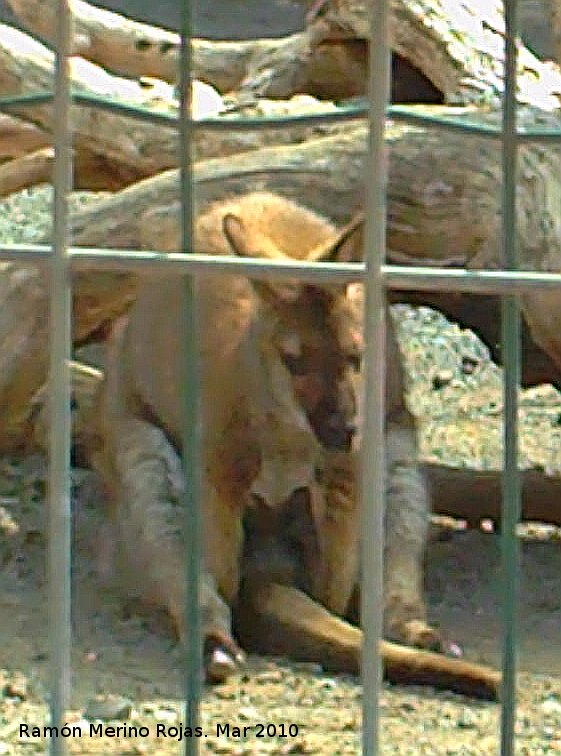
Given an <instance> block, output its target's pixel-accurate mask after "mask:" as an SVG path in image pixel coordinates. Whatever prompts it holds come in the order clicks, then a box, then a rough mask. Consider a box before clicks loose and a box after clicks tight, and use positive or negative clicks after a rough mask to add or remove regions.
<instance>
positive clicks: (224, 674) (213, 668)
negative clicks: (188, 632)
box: [203, 633, 245, 683]
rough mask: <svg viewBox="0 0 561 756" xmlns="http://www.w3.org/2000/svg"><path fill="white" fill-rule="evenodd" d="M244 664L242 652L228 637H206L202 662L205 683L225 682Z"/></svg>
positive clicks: (216, 635) (220, 634)
mask: <svg viewBox="0 0 561 756" xmlns="http://www.w3.org/2000/svg"><path fill="white" fill-rule="evenodd" d="M244 662H245V656H244V654H243V652H242V651H241V649H240V648H239V646H238V645H237V644H236V643H235V642H234V641H233V640H232V639H231V638H230V637H229V636H225V635H224V634H222V633H216V634H215V635H213V636H207V638H206V640H205V649H204V660H203V664H204V671H205V677H206V680H207V682H209V683H222V682H225V681H226V680H227V679H228V678H229V677H231V676H232V675H233V674H235V673H236V672H238V671H239V669H240V667H242V666H243V664H244Z"/></svg>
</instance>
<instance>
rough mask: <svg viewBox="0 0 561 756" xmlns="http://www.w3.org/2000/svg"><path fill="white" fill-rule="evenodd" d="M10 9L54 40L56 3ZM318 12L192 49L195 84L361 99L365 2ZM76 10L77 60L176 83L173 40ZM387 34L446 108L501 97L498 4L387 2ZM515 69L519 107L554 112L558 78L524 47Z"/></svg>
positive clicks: (31, 1) (113, 17)
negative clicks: (262, 36)
mask: <svg viewBox="0 0 561 756" xmlns="http://www.w3.org/2000/svg"><path fill="white" fill-rule="evenodd" d="M544 2H545V0H544ZM9 5H10V7H11V9H12V10H13V12H14V13H15V14H16V15H17V16H18V18H19V19H20V20H21V21H22V23H23V24H24V25H25V26H26V28H28V29H29V30H30V31H31V32H32V33H34V34H37V35H39V36H41V37H43V38H44V39H47V40H49V41H50V42H52V41H53V40H54V29H55V25H54V20H55V19H56V0H9ZM553 5H555V4H553ZM316 6H317V7H321V8H322V11H323V13H324V15H323V17H322V19H321V20H320V21H319V22H318V21H317V20H314V21H313V22H312V23H311V24H310V25H309V27H308V29H307V30H306V31H304V32H303V33H301V34H294V35H291V36H290V37H287V38H285V39H281V40H257V41H248V42H217V43H216V42H210V41H206V40H195V41H194V43H193V52H194V75H195V76H196V77H198V78H200V79H202V80H203V81H207V82H209V83H210V84H212V85H213V86H215V87H217V88H218V89H219V91H221V92H228V91H231V90H233V89H236V90H238V89H246V88H247V89H250V90H253V91H257V92H259V93H260V94H261V95H262V96H268V97H282V98H288V97H290V96H291V95H292V94H294V93H295V92H308V93H310V94H316V95H318V96H338V97H345V96H347V97H350V96H354V95H356V94H359V93H362V92H364V91H365V82H364V78H365V74H366V67H365V61H364V58H365V54H366V47H365V46H364V45H360V44H355V43H357V42H360V41H361V40H366V39H368V36H369V24H368V7H369V0H325V2H324V3H323V4H322V3H316ZM72 10H73V15H74V23H75V38H74V50H75V51H76V52H77V53H78V54H80V55H82V56H83V57H85V58H87V59H89V60H92V61H93V62H95V63H98V64H99V65H101V66H103V67H105V68H108V69H109V70H113V71H115V72H117V73H121V74H123V75H127V76H139V75H142V74H144V75H151V76H157V77H161V78H163V79H165V80H167V81H174V80H175V79H176V67H177V57H178V47H179V38H178V36H177V35H174V34H170V33H169V32H164V31H163V30H160V29H157V28H155V27H150V26H147V25H145V24H139V23H137V22H134V21H131V20H129V19H126V18H124V17H122V16H118V14H114V13H110V12H108V11H105V10H102V9H99V8H95V7H93V6H91V5H89V4H88V3H86V2H83V0H74V2H73V3H72ZM325 11H327V12H325ZM556 12H557V11H552V13H553V14H555V13H556ZM390 33H391V45H392V49H393V51H394V53H396V54H397V55H398V56H400V58H402V59H404V60H405V61H407V62H408V63H409V64H410V66H411V67H412V69H413V70H416V71H418V72H421V74H422V75H423V76H424V77H425V79H426V80H428V81H429V82H431V83H432V85H433V86H434V88H435V89H436V90H437V91H438V92H440V93H441V95H442V98H443V100H444V101H445V102H449V103H460V102H461V103H467V102H480V101H482V100H483V101H484V102H486V103H489V101H491V100H492V99H493V97H494V96H496V95H497V93H498V92H499V91H500V90H501V88H502V84H501V76H502V62H501V61H502V54H503V44H504V23H503V16H502V5H501V3H500V2H498V0H490V1H489V2H488V3H476V2H473V1H472V2H464V1H463V0H442V1H441V0H392V3H391V25H390ZM349 40H354V43H351V44H350V45H349V44H347V42H348V41H349ZM335 42H337V43H339V44H334V43H335ZM519 68H520V70H519V89H520V99H521V101H522V102H527V103H529V104H533V105H535V106H537V107H546V108H547V109H550V108H552V107H553V108H555V107H558V105H559V99H558V93H559V92H561V87H560V81H561V78H560V74H559V71H558V70H557V69H555V70H552V68H551V67H550V66H548V65H544V64H543V63H542V62H540V61H539V60H538V59H537V58H536V57H535V56H533V55H532V54H531V53H530V52H529V51H528V50H526V49H525V48H521V49H520V67H519ZM334 81H336V82H338V83H337V85H336V87H335V88H334ZM420 86H422V85H421V84H420ZM335 92H337V93H338V94H337V95H335V94H334V93H335Z"/></svg>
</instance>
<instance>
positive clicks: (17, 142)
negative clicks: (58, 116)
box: [0, 113, 51, 160]
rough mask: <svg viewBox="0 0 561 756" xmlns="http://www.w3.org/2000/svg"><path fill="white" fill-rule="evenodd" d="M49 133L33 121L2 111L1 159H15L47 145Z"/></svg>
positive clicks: (0, 130)
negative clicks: (29, 121) (28, 121)
mask: <svg viewBox="0 0 561 756" xmlns="http://www.w3.org/2000/svg"><path fill="white" fill-rule="evenodd" d="M50 142H51V138H50V136H49V134H47V133H46V132H45V131H43V130H42V129H38V128H37V127H36V126H34V125H33V124H32V123H27V122H26V121H22V120H21V119H19V118H13V117H12V116H9V115H6V114H5V113H0V159H1V160H14V159H15V158H18V157H22V156H23V155H26V154H28V153H29V152H34V151H35V150H39V149H41V147H47V146H48V145H49V144H50Z"/></svg>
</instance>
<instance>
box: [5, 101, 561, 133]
mask: <svg viewBox="0 0 561 756" xmlns="http://www.w3.org/2000/svg"><path fill="white" fill-rule="evenodd" d="M52 99H53V94H52V92H37V93H34V94H25V95H18V96H15V97H1V98H0V113H2V112H5V113H9V112H10V111H11V110H12V109H13V108H15V107H21V106H22V105H23V106H28V107H37V106H41V105H45V104H48V103H49V102H51V101H52ZM73 101H74V103H75V104H77V105H82V106H83V107H92V108H97V109H99V110H108V111H113V112H117V113H119V114H120V115H125V116H129V117H130V118H136V119H137V120H140V121H148V122H150V123H154V124H159V125H163V126H169V127H173V128H179V117H178V115H176V114H175V113H161V112H156V111H154V110H151V109H150V108H142V107H138V106H137V105H129V104H127V103H123V102H119V101H117V100H112V99H109V98H107V97H100V96H98V95H92V94H83V93H75V94H74V95H73ZM425 107H426V106H425ZM450 109H451V110H453V109H452V108H450ZM368 112H369V106H368V102H367V101H366V100H364V101H363V100H360V101H358V102H356V101H355V102H353V103H350V104H348V105H339V106H337V108H336V109H335V110H328V111H325V112H324V113H304V114H296V115H284V116H259V117H252V118H233V117H231V116H228V114H226V115H224V116H220V117H218V118H203V119H201V120H198V121H193V122H192V123H191V128H193V129H194V130H195V131H196V130H198V129H204V130H208V131H235V132H237V131H250V130H255V131H260V130H267V129H269V130H270V129H281V128H284V127H285V126H294V127H299V126H301V127H306V126H314V125H317V124H328V123H347V122H349V121H357V120H362V119H366V118H367V117H368ZM386 116H387V117H388V118H390V119H392V120H394V121H398V122H400V123H408V124H410V125H412V126H419V127H421V126H429V127H431V128H438V129H444V130H446V131H461V132H463V133H468V134H471V135H472V136H479V137H484V138H487V139H496V140H499V139H500V138H501V127H500V125H497V126H492V125H489V124H484V123H476V122H475V121H471V120H468V119H469V114H464V113H458V112H450V113H443V112H441V113H439V114H436V113H434V114H431V113H426V112H422V113H421V112H417V111H416V110H415V106H412V107H408V106H407V105H390V106H389V107H388V108H387V110H386ZM517 140H518V142H520V143H522V144H524V143H528V142H532V143H536V144H539V143H548V144H551V143H556V142H559V143H561V129H558V128H556V129H544V128H539V129H526V128H519V129H518V131H517Z"/></svg>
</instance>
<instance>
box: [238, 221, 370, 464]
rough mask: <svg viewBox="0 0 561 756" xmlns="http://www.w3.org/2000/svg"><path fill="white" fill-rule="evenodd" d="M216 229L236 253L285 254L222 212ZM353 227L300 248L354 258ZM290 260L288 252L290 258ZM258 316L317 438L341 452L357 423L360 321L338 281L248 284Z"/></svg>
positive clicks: (320, 255)
mask: <svg viewBox="0 0 561 756" xmlns="http://www.w3.org/2000/svg"><path fill="white" fill-rule="evenodd" d="M223 230H224V234H225V236H226V238H227V239H228V241H229V244H230V246H231V247H232V249H233V250H234V251H235V252H236V253H237V254H239V255H242V256H248V257H265V258H268V259H283V258H284V259H286V258H287V257H289V255H287V254H286V253H285V252H284V251H283V250H282V249H279V248H278V245H276V244H275V243H273V241H272V240H271V239H270V238H267V236H266V235H263V234H260V233H259V234H256V233H254V232H253V231H251V230H250V229H249V228H248V227H247V226H246V224H244V221H243V219H242V218H241V217H239V216H237V215H235V214H227V215H225V216H224V218H223ZM355 232H356V225H355V224H353V225H352V226H349V227H347V228H345V229H343V231H342V232H340V233H337V234H335V233H334V235H333V238H332V239H330V240H328V242H322V243H321V244H320V245H318V246H317V247H316V248H314V249H312V250H311V251H310V252H309V253H306V255H305V258H306V259H309V260H313V261H318V260H322V261H333V262H337V261H350V260H354V259H356V257H357V253H358V252H359V251H360V250H359V249H358V247H359V245H358V244H357V243H356V239H355V237H356V233H355ZM292 257H294V255H292ZM253 283H254V287H255V289H256V291H257V293H258V295H259V300H260V302H261V306H260V311H259V318H260V320H261V321H263V322H266V323H267V340H268V342H269V343H270V344H271V345H272V346H273V347H274V349H275V350H276V352H277V354H278V357H279V361H280V363H281V364H282V365H283V367H284V371H285V373H286V374H287V376H288V381H289V385H290V386H291V389H292V393H293V395H294V397H295V399H296V401H297V402H298V404H299V405H300V407H301V409H302V410H303V411H304V413H305V415H306V418H307V420H308V423H309V425H310V426H311V428H312V430H313V432H314V434H315V436H316V438H317V440H318V441H319V443H320V444H321V445H322V446H323V447H324V448H326V449H330V450H334V449H335V450H348V449H350V448H351V445H352V441H353V438H354V435H355V432H356V424H357V397H356V391H357V386H358V382H357V378H358V372H359V370H360V360H361V355H362V332H361V322H360V320H361V318H360V315H359V314H357V309H356V306H355V305H354V304H353V303H352V302H351V301H350V300H349V298H348V297H347V291H346V287H345V286H343V285H328V286H325V287H324V286H321V287H320V286H317V285H311V284H305V283H299V282H294V281H281V280H278V281H273V280H267V281H254V282H253Z"/></svg>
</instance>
